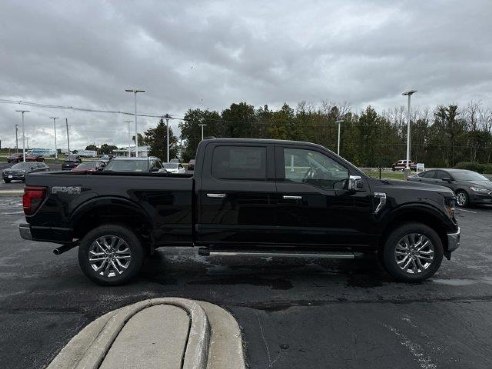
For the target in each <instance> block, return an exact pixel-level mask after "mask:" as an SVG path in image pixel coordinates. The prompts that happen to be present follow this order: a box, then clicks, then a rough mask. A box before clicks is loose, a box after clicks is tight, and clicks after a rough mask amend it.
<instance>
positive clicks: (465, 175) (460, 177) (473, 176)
mask: <svg viewBox="0 0 492 369" xmlns="http://www.w3.org/2000/svg"><path fill="white" fill-rule="evenodd" d="M451 174H452V175H453V177H454V179H455V180H457V181H488V180H489V179H488V178H487V177H485V176H483V175H481V174H479V173H477V172H472V171H468V170H466V171H465V170H464V171H459V172H451Z"/></svg>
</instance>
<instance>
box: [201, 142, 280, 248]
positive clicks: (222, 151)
mask: <svg viewBox="0 0 492 369" xmlns="http://www.w3.org/2000/svg"><path fill="white" fill-rule="evenodd" d="M273 149H274V148H273V145H269V144H261V143H254V144H245V143H237V142H232V143H227V142H224V143H221V142H211V143H209V144H208V145H207V147H206V148H205V152H204V154H205V160H204V162H203V167H202V169H201V171H200V173H201V175H200V176H199V178H197V179H196V180H197V185H196V188H197V189H196V193H197V201H198V204H197V220H196V239H197V243H198V244H200V243H201V244H203V243H207V244H214V245H215V246H216V247H220V246H221V245H227V246H228V247H230V246H234V245H239V244H242V245H243V246H244V245H248V244H249V245H252V246H253V245H254V246H256V245H258V244H265V243H266V244H268V243H270V242H274V241H275V239H274V237H273V236H272V229H273V227H275V203H274V202H273V201H272V199H273V197H274V196H275V192H276V188H275V178H274V176H275V169H274V151H273Z"/></svg>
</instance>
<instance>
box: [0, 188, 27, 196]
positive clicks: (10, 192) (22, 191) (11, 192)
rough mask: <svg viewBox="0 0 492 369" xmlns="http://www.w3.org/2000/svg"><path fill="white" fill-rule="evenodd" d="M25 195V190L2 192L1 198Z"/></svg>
mask: <svg viewBox="0 0 492 369" xmlns="http://www.w3.org/2000/svg"><path fill="white" fill-rule="evenodd" d="M22 195H24V189H22V190H0V196H22Z"/></svg>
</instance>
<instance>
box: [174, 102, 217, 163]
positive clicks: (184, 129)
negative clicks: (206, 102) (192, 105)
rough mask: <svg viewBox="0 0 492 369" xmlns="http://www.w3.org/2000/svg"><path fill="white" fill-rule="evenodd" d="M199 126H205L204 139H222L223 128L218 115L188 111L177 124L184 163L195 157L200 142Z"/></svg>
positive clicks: (213, 112)
mask: <svg viewBox="0 0 492 369" xmlns="http://www.w3.org/2000/svg"><path fill="white" fill-rule="evenodd" d="M200 124H204V125H205V126H204V127H203V136H204V137H210V136H213V137H224V126H223V122H222V118H221V117H220V115H219V113H217V112H216V111H208V110H200V109H194V110H191V109H190V110H188V112H187V113H186V114H185V117H184V120H183V121H182V122H181V123H180V124H179V128H180V129H181V140H182V141H183V143H184V147H183V151H182V157H183V161H185V162H187V161H189V160H190V159H193V158H194V157H195V153H196V149H197V147H198V144H199V143H200V141H201V140H202V128H201V127H200Z"/></svg>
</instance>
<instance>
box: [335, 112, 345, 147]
mask: <svg viewBox="0 0 492 369" xmlns="http://www.w3.org/2000/svg"><path fill="white" fill-rule="evenodd" d="M343 122H344V120H343V119H339V120H337V121H336V122H335V123H337V124H338V141H337V155H340V123H343Z"/></svg>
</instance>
